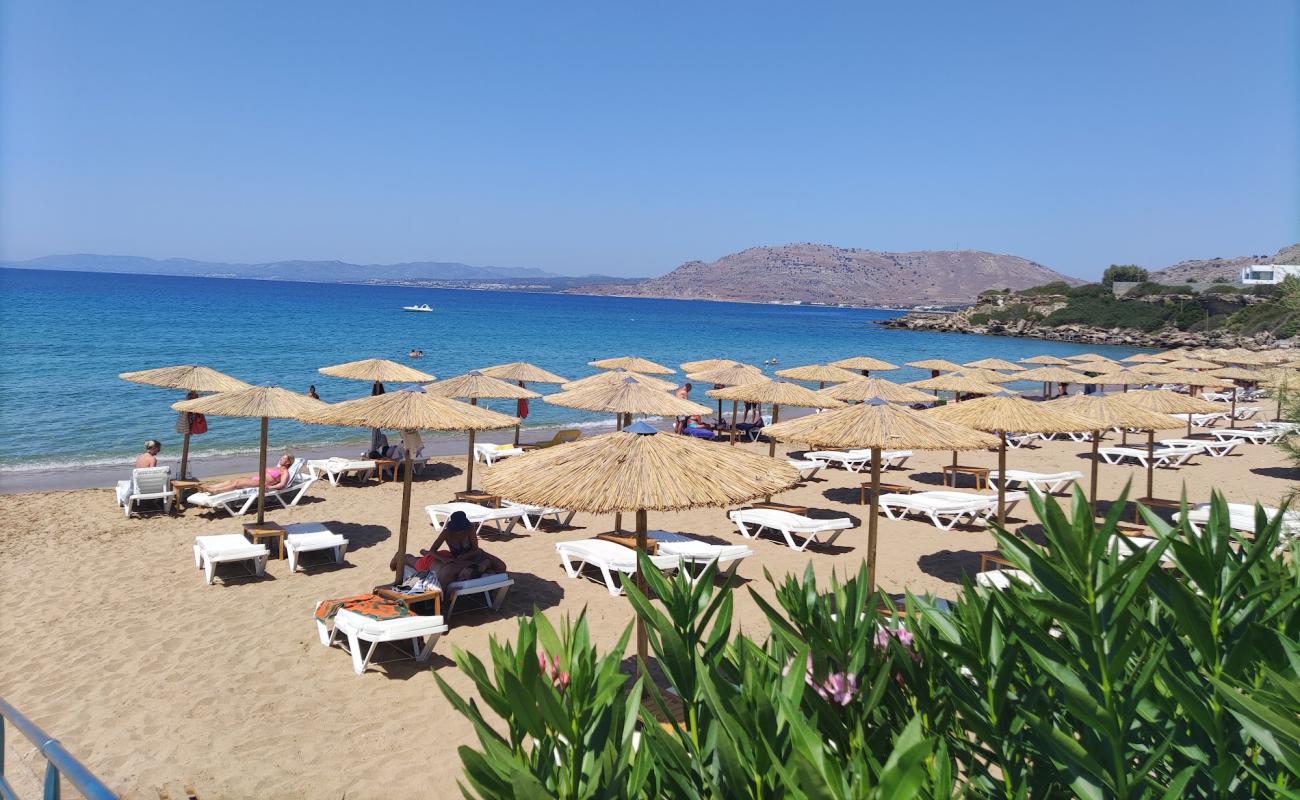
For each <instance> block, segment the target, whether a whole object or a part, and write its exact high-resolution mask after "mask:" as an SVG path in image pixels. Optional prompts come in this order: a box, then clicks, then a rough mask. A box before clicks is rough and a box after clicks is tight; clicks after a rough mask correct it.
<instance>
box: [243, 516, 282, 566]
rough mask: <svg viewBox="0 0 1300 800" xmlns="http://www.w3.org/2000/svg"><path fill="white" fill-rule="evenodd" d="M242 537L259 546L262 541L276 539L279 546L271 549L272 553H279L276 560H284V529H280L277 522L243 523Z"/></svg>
mask: <svg viewBox="0 0 1300 800" xmlns="http://www.w3.org/2000/svg"><path fill="white" fill-rule="evenodd" d="M244 535H245V536H247V537H248V540H249V541H251V542H252V543H253V544H260V543H261V541H262V540H263V539H277V540H278V541H279V546H278V547H275V548H273V549H272V551H271V552H272V553H274V552H277V551H278V552H279V553H280V555H279V556H278V558H281V559H283V558H284V535H285V530H284V528H281V527H280V523H278V522H260V523H259V522H245V523H244Z"/></svg>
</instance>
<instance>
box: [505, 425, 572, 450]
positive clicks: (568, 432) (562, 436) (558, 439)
mask: <svg viewBox="0 0 1300 800" xmlns="http://www.w3.org/2000/svg"><path fill="white" fill-rule="evenodd" d="M581 438H582V431H580V430H578V429H577V428H565V429H564V430H562V431H556V432H555V435H554V436H552V437H551V439H550V441H548V442H531V443H529V444H523V445H520V447H522V448H523V449H525V450H540V449H542V448H545V447H554V446H556V445H557V444H564V443H565V442H576V441H578V440H579V439H581Z"/></svg>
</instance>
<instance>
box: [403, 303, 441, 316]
mask: <svg viewBox="0 0 1300 800" xmlns="http://www.w3.org/2000/svg"><path fill="white" fill-rule="evenodd" d="M402 310H403V311H421V312H424V313H426V314H428V313H431V312H432V311H433V309H432V308H429V304H428V303H421V304H420V305H418V306H402Z"/></svg>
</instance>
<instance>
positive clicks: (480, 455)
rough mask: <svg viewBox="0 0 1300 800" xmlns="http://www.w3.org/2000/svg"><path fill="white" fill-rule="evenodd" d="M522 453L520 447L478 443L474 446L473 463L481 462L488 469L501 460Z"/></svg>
mask: <svg viewBox="0 0 1300 800" xmlns="http://www.w3.org/2000/svg"><path fill="white" fill-rule="evenodd" d="M523 452H524V448H522V447H509V446H507V445H495V444H487V443H484V442H479V443H478V444H475V445H474V461H475V462H479V461H482V462H483V463H484V464H487V465H488V466H489V467H490V466H492V465H493V464H495V463H496V462H498V461H500V460H501V459H503V458H509V457H510V456H517V455H521V454H522V453H523Z"/></svg>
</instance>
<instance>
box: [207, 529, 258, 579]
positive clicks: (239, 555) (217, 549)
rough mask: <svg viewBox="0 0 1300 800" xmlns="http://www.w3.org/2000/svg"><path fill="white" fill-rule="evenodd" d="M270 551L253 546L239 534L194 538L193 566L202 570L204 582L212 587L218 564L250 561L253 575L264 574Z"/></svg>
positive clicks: (256, 545)
mask: <svg viewBox="0 0 1300 800" xmlns="http://www.w3.org/2000/svg"><path fill="white" fill-rule="evenodd" d="M270 555H271V553H270V551H269V550H267V549H266V545H264V544H253V543H252V542H250V541H248V539H246V538H244V536H243V534H239V533H224V534H215V535H211V536H196V537H194V566H195V567H199V568H202V570H203V577H204V582H205V583H207V584H208V585H209V586H211V585H212V582H213V580H214V579H215V578H216V569H217V565H218V564H225V563H227V562H232V561H252V562H253V573H254V574H255V575H258V576H261V575H262V574H263V573H265V572H266V560H267V559H268V558H270Z"/></svg>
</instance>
